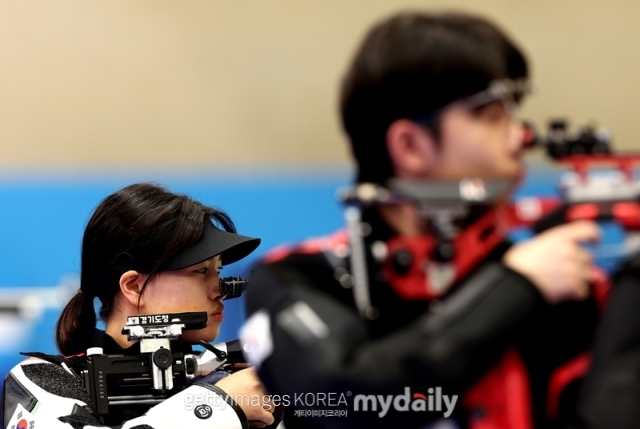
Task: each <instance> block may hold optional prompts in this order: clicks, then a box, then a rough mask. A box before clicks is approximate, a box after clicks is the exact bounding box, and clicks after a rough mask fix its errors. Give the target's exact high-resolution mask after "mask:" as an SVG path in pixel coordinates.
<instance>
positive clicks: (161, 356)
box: [153, 349, 173, 369]
mask: <svg viewBox="0 0 640 429" xmlns="http://www.w3.org/2000/svg"><path fill="white" fill-rule="evenodd" d="M153 363H155V364H156V366H157V367H158V368H160V369H167V368H169V367H170V366H171V365H172V364H173V353H171V350H169V349H158V350H156V352H155V353H154V354H153Z"/></svg>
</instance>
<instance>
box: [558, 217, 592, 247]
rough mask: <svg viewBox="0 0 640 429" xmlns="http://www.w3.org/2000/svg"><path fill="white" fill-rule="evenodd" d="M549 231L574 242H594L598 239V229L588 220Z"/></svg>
mask: <svg viewBox="0 0 640 429" xmlns="http://www.w3.org/2000/svg"><path fill="white" fill-rule="evenodd" d="M549 231H555V233H556V234H561V235H562V236H563V237H564V238H566V239H568V240H571V241H575V242H595V241H598V240H599V239H600V227H598V224H596V223H595V222H592V221H590V220H577V221H575V222H570V223H567V224H565V225H560V226H557V227H555V228H553V229H552V230H549Z"/></svg>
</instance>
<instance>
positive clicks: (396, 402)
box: [353, 387, 458, 418]
mask: <svg viewBox="0 0 640 429" xmlns="http://www.w3.org/2000/svg"><path fill="white" fill-rule="evenodd" d="M457 401H458V395H451V396H449V395H443V394H442V388H440V387H436V388H435V389H434V388H429V389H427V395H424V394H422V393H419V392H414V394H413V395H411V390H410V389H409V388H408V387H405V388H404V394H402V395H356V396H355V397H354V403H353V410H354V411H377V412H378V416H379V417H384V416H386V415H387V413H388V412H389V409H391V407H392V406H393V409H394V410H396V411H401V412H403V411H416V412H420V411H431V412H433V411H435V412H441V411H442V410H443V408H442V406H443V405H444V407H445V409H446V410H445V411H444V413H443V415H444V417H445V418H448V417H449V416H451V413H452V412H453V408H454V407H455V406H456V402H457Z"/></svg>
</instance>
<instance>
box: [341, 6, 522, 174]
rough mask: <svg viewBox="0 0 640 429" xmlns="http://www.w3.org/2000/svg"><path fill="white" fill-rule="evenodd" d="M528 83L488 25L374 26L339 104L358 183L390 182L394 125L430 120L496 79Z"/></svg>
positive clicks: (417, 21)
mask: <svg viewBox="0 0 640 429" xmlns="http://www.w3.org/2000/svg"><path fill="white" fill-rule="evenodd" d="M526 77H527V61H526V59H525V57H524V55H523V54H522V53H521V52H520V50H519V49H518V48H517V47H516V46H515V45H514V44H513V43H512V41H511V40H509V38H508V37H507V36H506V35H505V34H504V33H503V32H502V31H501V30H500V29H498V28H497V27H496V26H495V25H494V24H492V23H490V22H488V21H487V20H485V19H482V18H479V17H475V16H470V15H465V14H460V13H446V14H428V13H401V14H398V15H395V16H392V17H391V18H388V19H386V20H384V21H382V22H381V23H379V24H377V25H375V26H374V27H373V28H372V29H371V30H370V31H369V33H368V34H367V35H366V37H365V39H364V41H363V42H362V44H361V45H360V48H359V49H358V51H357V52H356V54H355V56H354V58H353V60H352V62H351V65H350V67H349V69H348V71H347V73H346V76H345V78H344V81H343V84H342V91H341V99H340V109H341V115H342V124H343V127H344V129H345V131H346V132H347V134H348V135H349V138H350V140H351V149H352V152H353V156H354V158H355V160H356V162H357V164H358V175H357V181H358V182H374V183H384V181H385V180H386V179H388V178H389V177H392V176H393V168H392V165H391V160H390V159H389V153H388V151H387V144H386V133H387V129H388V127H389V125H391V123H393V122H394V121H395V120H397V119H402V118H406V119H412V118H415V117H417V116H420V115H427V114H429V113H430V112H433V111H434V110H436V109H439V108H441V107H444V106H445V105H447V104H448V103H451V102H452V101H454V100H456V99H459V98H461V97H465V96H468V95H471V94H474V93H476V92H479V91H482V90H484V89H486V88H487V86H488V84H489V82H491V81H492V80H495V79H502V78H511V79H517V78H526ZM435 137H436V138H439V136H438V135H437V133H436V136H435Z"/></svg>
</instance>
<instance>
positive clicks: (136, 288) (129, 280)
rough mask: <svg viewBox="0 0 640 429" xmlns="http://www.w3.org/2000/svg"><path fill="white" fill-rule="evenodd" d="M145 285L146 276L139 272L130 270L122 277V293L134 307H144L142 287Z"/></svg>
mask: <svg viewBox="0 0 640 429" xmlns="http://www.w3.org/2000/svg"><path fill="white" fill-rule="evenodd" d="M143 285H144V276H143V275H142V274H140V273H139V272H137V271H134V270H129V271H127V272H125V273H124V274H123V275H121V276H120V292H122V295H123V297H124V299H126V300H127V302H128V303H129V304H131V305H132V306H134V307H138V306H140V307H142V306H143V305H144V301H143V300H142V286H143Z"/></svg>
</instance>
